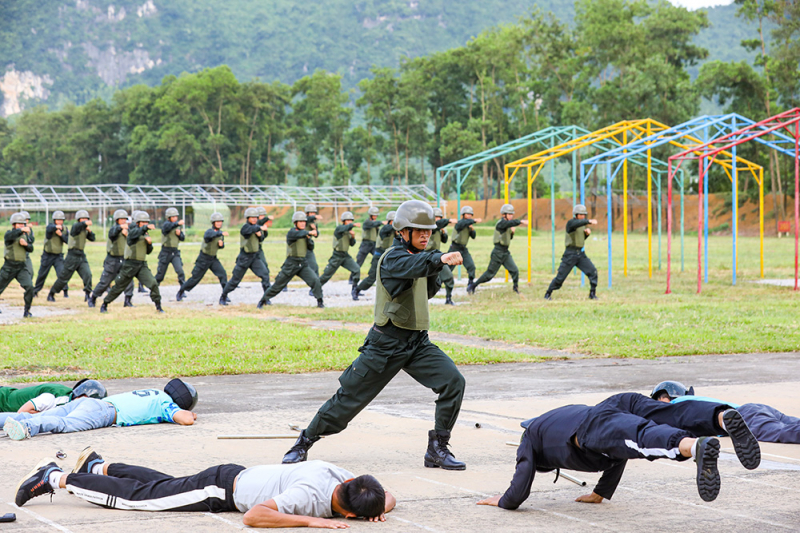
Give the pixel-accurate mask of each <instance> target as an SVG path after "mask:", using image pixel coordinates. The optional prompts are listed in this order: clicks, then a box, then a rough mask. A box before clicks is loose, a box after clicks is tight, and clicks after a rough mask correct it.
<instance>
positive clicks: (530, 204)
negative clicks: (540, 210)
mask: <svg viewBox="0 0 800 533" xmlns="http://www.w3.org/2000/svg"><path fill="white" fill-rule="evenodd" d="M539 168H541V167H539ZM537 174H538V172H537ZM532 192H533V179H532V178H531V167H528V283H530V282H531V272H532V271H533V268H532V266H531V257H532V255H531V246H532V244H531V241H532V240H533V233H531V232H532V231H533V230H532V229H531V228H533V224H531V218H532V217H533V194H532Z"/></svg>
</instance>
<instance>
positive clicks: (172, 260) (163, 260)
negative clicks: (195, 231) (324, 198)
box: [156, 207, 186, 285]
mask: <svg viewBox="0 0 800 533" xmlns="http://www.w3.org/2000/svg"><path fill="white" fill-rule="evenodd" d="M184 240H186V233H185V232H184V231H183V220H178V210H177V209H175V208H174V207H171V208H169V209H167V220H166V221H165V222H164V224H162V225H161V251H160V252H158V268H157V269H156V281H157V282H158V284H159V285H161V282H162V281H164V276H166V275H167V268H169V265H172V268H174V269H175V274H176V275H177V276H178V285H183V284H184V283H186V274H185V273H184V272H183V259H181V251H180V250H179V249H178V244H179V243H181V242H183V241H184Z"/></svg>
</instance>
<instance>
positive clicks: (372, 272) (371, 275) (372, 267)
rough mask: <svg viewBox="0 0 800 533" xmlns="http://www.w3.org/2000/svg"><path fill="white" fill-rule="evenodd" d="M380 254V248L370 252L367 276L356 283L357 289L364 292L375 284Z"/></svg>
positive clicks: (451, 277) (381, 253)
mask: <svg viewBox="0 0 800 533" xmlns="http://www.w3.org/2000/svg"><path fill="white" fill-rule="evenodd" d="M382 255H383V251H382V250H380V249H379V250H375V251H374V252H372V263H370V264H369V272H368V273H367V277H366V278H364V279H363V280H361V283H359V284H358V287H357V288H358V290H359V291H361V292H364V291H365V290H367V289H369V288H370V287H372V286H373V285H375V281H376V280H377V279H378V261H380V259H381V256H382ZM442 270H446V269H442ZM450 279H453V276H452V275H451V276H450Z"/></svg>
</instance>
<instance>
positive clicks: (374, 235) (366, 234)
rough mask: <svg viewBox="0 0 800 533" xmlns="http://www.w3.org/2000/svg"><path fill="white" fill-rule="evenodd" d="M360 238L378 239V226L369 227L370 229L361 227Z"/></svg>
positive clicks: (367, 239) (365, 239) (364, 239)
mask: <svg viewBox="0 0 800 533" xmlns="http://www.w3.org/2000/svg"><path fill="white" fill-rule="evenodd" d="M370 222H372V221H370ZM361 240H362V241H377V240H378V228H370V229H366V228H363V229H362V230H361Z"/></svg>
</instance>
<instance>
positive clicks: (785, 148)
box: [667, 108, 800, 294]
mask: <svg viewBox="0 0 800 533" xmlns="http://www.w3.org/2000/svg"><path fill="white" fill-rule="evenodd" d="M745 120H747V122H749V124H748V125H747V126H745V127H744V128H741V129H739V130H736V131H733V132H731V133H728V134H726V135H723V136H720V137H717V138H715V139H713V140H711V141H709V142H706V143H704V144H702V145H700V146H696V147H693V148H692V149H689V150H685V151H683V152H681V153H679V154H676V155H673V156H671V157H670V158H669V160H668V163H669V175H670V177H671V176H672V175H673V174H674V172H675V171H677V170H678V169H679V168H680V166H681V164H682V163H683V162H684V161H685V160H687V159H697V160H698V165H699V169H700V172H699V182H698V193H699V198H698V210H699V212H698V214H702V212H703V207H704V205H703V196H704V194H703V191H704V190H706V191H707V184H706V185H705V187H704V182H707V180H705V177H706V173H707V172H708V167H709V166H710V164H711V163H713V162H714V161H715V160H716V159H718V157H719V155H720V154H725V153H726V152H729V151H730V152H733V154H734V157H735V153H736V152H735V150H736V147H737V146H738V145H740V144H743V143H746V142H748V141H757V142H760V143H762V144H764V145H766V146H767V147H769V148H771V149H773V150H776V151H778V152H781V153H784V154H786V155H789V156H790V157H792V158H793V160H794V290H798V250H799V248H798V242H800V241H799V237H800V220H798V219H799V218H800V194H799V193H798V189H800V108H794V109H792V110H789V111H786V112H784V113H781V114H779V115H775V116H773V117H770V118H767V119H764V120H762V121H760V122H752V121H750V120H748V119H745ZM783 130H785V131H786V132H788V133H789V135H785V134H784V133H783ZM792 130H794V131H792ZM765 136H769V137H771V138H769V139H767V138H764V137H765ZM707 159H708V160H709V164H706V160H707ZM734 168H735V167H734ZM732 179H733V181H734V184H733V191H734V194H733V205H736V204H737V202H738V195H737V191H738V183H737V182H736V174H735V173H734V175H733V178H732ZM761 182H762V183H763V170H762V175H761ZM669 183H670V187H669V189H668V190H667V197H668V198H667V203H668V204H669V205H670V206H671V205H672V187H671V183H672V182H671V181H670V182H669ZM706 198H707V196H706ZM706 201H707V200H706ZM761 201H762V204H761V210H762V211H763V195H762V197H761ZM706 210H707V208H706ZM670 213H671V211H670V210H667V294H670V293H671V292H672V291H671V285H670V283H671V276H670V266H671V259H672V239H671V238H670V235H671V229H672V217H671V215H670ZM735 224H736V219H735V218H734V228H733V233H734V236H735V235H736V227H735ZM763 225H764V222H763V219H762V220H761V230H762V231H763ZM701 226H702V216H699V217H698V234H697V293H698V294H699V293H700V291H701V290H702V286H703V285H702V283H703V277H702V266H703V265H702V263H703V256H702V253H701V251H702V240H701V236H700V233H701V230H702V227H701ZM733 254H734V257H735V255H736V240H735V239H734V250H733ZM761 254H762V257H763V254H764V249H763V241H762V248H761ZM706 264H707V261H706ZM734 279H735V278H734Z"/></svg>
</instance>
